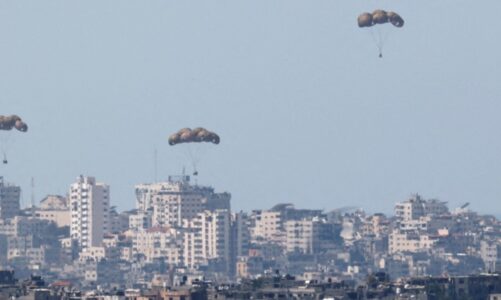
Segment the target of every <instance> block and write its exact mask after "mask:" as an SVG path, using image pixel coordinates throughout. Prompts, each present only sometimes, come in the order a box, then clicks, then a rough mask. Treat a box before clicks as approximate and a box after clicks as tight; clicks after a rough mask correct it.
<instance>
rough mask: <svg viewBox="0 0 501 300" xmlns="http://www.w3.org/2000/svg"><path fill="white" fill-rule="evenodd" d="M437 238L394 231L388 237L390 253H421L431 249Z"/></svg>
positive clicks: (416, 232) (417, 233) (412, 232)
mask: <svg viewBox="0 0 501 300" xmlns="http://www.w3.org/2000/svg"><path fill="white" fill-rule="evenodd" d="M436 240H437V239H436V238H435V237H432V236H430V235H428V234H424V233H419V232H418V231H410V232H402V231H400V230H398V229H395V230H393V231H392V232H391V233H390V235H389V237H388V253H389V254H393V253H396V252H419V251H423V250H426V249H431V248H432V247H433V245H434V244H435V242H436Z"/></svg>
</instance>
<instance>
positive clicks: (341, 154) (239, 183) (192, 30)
mask: <svg viewBox="0 0 501 300" xmlns="http://www.w3.org/2000/svg"><path fill="white" fill-rule="evenodd" d="M117 3H119V5H117ZM379 7H382V8H386V7H388V8H391V9H393V10H395V11H398V12H399V13H401V14H402V15H403V16H405V19H406V26H405V28H404V29H402V30H397V31H394V32H392V33H391V35H390V36H389V38H388V41H387V43H386V45H385V50H384V51H385V53H384V57H383V58H382V59H379V58H378V57H377V49H376V47H375V46H374V45H373V43H372V41H371V39H370V36H368V35H367V34H366V33H365V32H362V31H360V29H359V28H358V27H357V26H356V22H355V18H354V16H356V15H358V14H359V13H360V12H361V11H365V10H373V9H375V8H379ZM500 10H501V2H499V1H494V0H491V1H482V2H481V3H478V2H473V1H458V0H454V1H452V0H448V1H440V2H437V1H415V2H402V1H378V2H377V3H375V2H374V1H313V2H304V1H296V0H288V1H271V2H270V1H211V2H201V1H129V0H124V1H119V2H117V1H96V0H88V1H63V0H58V1H34V0H27V1H2V3H1V4H0V91H1V92H0V93H1V94H0V107H1V109H2V114H14V113H15V114H19V115H20V116H22V117H23V119H24V120H26V121H27V122H28V123H29V126H30V130H29V132H28V133H27V134H23V135H13V137H12V139H13V140H12V141H11V143H10V146H9V151H8V154H9V163H8V164H7V165H1V166H0V168H1V169H0V174H2V175H3V176H4V178H5V179H6V180H8V181H10V182H15V183H16V184H19V185H21V187H22V188H23V193H24V194H23V195H24V196H23V201H24V202H25V203H27V201H28V200H27V199H28V195H29V193H30V180H31V177H34V178H35V194H36V196H37V200H38V199H40V198H42V197H44V196H45V195H47V194H65V193H66V192H68V188H69V185H70V184H71V183H72V182H73V181H74V180H75V178H76V177H77V176H78V175H80V174H84V175H90V176H95V177H96V178H98V180H100V181H102V182H106V183H107V184H109V185H110V187H111V202H112V203H113V204H114V205H117V206H119V208H121V209H129V208H133V207H134V205H135V195H134V185H136V184H138V183H141V182H152V181H154V180H155V168H154V152H155V150H156V152H157V168H158V169H157V173H158V174H157V178H158V179H163V178H167V176H168V175H170V174H180V173H181V170H182V169H183V166H186V169H187V172H188V173H190V172H191V171H192V170H191V166H190V165H189V162H188V161H187V160H186V157H184V156H183V155H182V154H181V153H180V152H179V151H176V149H174V148H173V147H170V146H169V144H168V141H167V139H168V136H169V134H171V133H172V132H174V131H176V130H178V129H179V128H182V127H196V126H206V127H207V128H209V129H211V130H214V131H216V132H217V133H218V134H219V135H220V136H221V143H220V144H219V145H217V146H214V147H207V149H206V151H204V153H203V156H202V157H201V160H200V162H199V164H198V171H199V173H200V174H199V176H198V181H199V182H200V183H201V184H204V185H212V186H215V187H216V189H217V190H218V191H228V192H230V193H231V194H232V208H233V209H235V210H239V209H244V210H251V209H255V208H268V207H270V206H271V205H272V204H274V203H279V202H291V203H294V204H295V205H296V206H297V207H315V208H319V209H322V208H324V209H331V208H336V207H340V206H346V205H356V206H360V207H363V208H364V209H366V210H367V211H384V212H389V211H392V209H393V205H394V204H395V202H397V201H401V200H402V199H405V198H406V197H408V195H409V194H410V193H414V192H419V193H421V194H422V195H424V196H425V197H426V198H439V199H440V200H443V201H448V202H449V203H450V207H456V206H459V205H461V204H462V203H465V202H471V203H472V204H471V206H472V208H474V209H475V210H477V211H480V212H490V213H496V214H500V213H501V209H500V207H499V205H498V204H497V203H499V195H500V194H501V185H500V184H499V183H500V182H501V174H500V172H499V170H500V167H501V163H500V159H499V158H500V157H499V153H501V151H500V150H501V142H500V140H499V138H497V136H498V134H497V131H498V130H497V129H498V128H500V127H501V119H500V118H499V116H498V115H499V111H501V104H500V102H499V99H500V98H501V86H500V85H499V78H501V70H500V69H499V66H501V59H500V55H499V53H501V43H500V42H499V39H498V37H499V36H500V33H501V29H500V27H499V26H496V25H495V24H494V22H492V20H494V19H496V18H497V17H498V14H499V13H498V12H499V11H500ZM486 20H489V22H486Z"/></svg>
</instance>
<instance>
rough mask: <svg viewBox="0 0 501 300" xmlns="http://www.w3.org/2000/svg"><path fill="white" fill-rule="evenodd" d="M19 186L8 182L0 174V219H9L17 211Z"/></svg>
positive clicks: (19, 193) (16, 213) (18, 207)
mask: <svg viewBox="0 0 501 300" xmlns="http://www.w3.org/2000/svg"><path fill="white" fill-rule="evenodd" d="M20 196H21V188H20V187H19V186H15V185H11V184H8V183H6V182H5V181H4V179H3V177H2V176H0V219H11V218H14V217H15V216H16V215H18V213H19V209H20Z"/></svg>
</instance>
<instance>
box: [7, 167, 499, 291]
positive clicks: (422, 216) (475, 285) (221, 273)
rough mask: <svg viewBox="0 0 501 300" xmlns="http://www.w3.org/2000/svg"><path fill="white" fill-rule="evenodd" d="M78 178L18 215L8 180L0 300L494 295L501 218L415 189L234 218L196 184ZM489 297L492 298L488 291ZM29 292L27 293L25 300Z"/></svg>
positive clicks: (226, 205)
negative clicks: (118, 195)
mask: <svg viewBox="0 0 501 300" xmlns="http://www.w3.org/2000/svg"><path fill="white" fill-rule="evenodd" d="M135 194H136V208H135V209H133V210H128V211H118V210H117V208H116V207H115V206H114V205H113V202H112V197H111V196H110V187H109V186H108V185H107V184H106V183H102V182H99V181H97V180H96V179H95V178H94V177H90V176H89V177H87V176H79V177H78V178H77V179H76V180H75V182H74V183H72V184H71V185H69V187H68V193H67V194H66V195H47V196H46V197H45V198H43V199H42V200H41V201H40V203H39V204H38V205H33V204H32V205H29V206H28V207H24V208H22V207H21V205H20V202H21V201H20V198H21V196H20V195H21V188H20V187H19V186H16V185H15V184H12V183H8V182H7V180H6V179H5V178H3V177H0V270H1V271H0V299H251V298H253V299H292V298H294V299H369V298H384V299H410V298H414V299H459V298H463V299H487V298H488V297H491V299H499V298H492V297H498V296H499V295H497V294H496V293H501V278H500V276H499V275H498V273H497V272H498V271H499V270H500V269H501V263H500V258H501V234H500V233H501V222H499V221H498V220H497V219H496V217H494V216H490V215H480V214H478V213H476V212H474V211H472V210H470V209H469V204H468V203H465V204H464V205H462V206H461V207H458V208H453V209H450V208H449V207H448V205H447V203H446V202H444V201H441V200H437V199H424V198H423V197H422V196H420V195H418V194H414V195H411V196H410V197H409V198H408V199H401V201H399V202H397V203H396V204H395V206H394V214H393V215H385V214H382V213H375V214H368V213H365V212H364V211H363V210H362V209H360V208H354V207H344V208H338V209H333V210H331V211H322V210H319V209H314V208H309V209H299V208H295V207H294V205H293V204H290V203H279V204H276V205H273V206H272V207H269V208H266V209H262V210H253V211H251V212H243V211H240V212H233V211H232V210H231V205H230V200H231V194H230V193H228V192H219V191H216V190H215V189H214V188H212V187H208V186H202V185H198V184H194V183H192V181H190V176H188V175H181V176H170V177H169V178H168V179H167V180H165V181H161V182H154V183H147V184H137V185H136V186H135ZM489 295H490V296H489ZM496 295H497V296H496ZM30 297H31V298H30Z"/></svg>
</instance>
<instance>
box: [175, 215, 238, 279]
mask: <svg viewBox="0 0 501 300" xmlns="http://www.w3.org/2000/svg"><path fill="white" fill-rule="evenodd" d="M230 220H231V219H230V212H229V211H228V210H226V209H221V210H215V211H209V210H206V211H204V212H202V213H199V214H197V216H196V218H193V219H191V220H190V221H187V220H185V226H184V227H185V228H184V229H185V238H184V244H185V245H184V246H185V249H184V258H185V263H186V264H187V265H188V266H190V267H194V266H197V265H207V264H209V263H211V262H218V263H220V264H221V265H223V266H224V269H225V271H226V272H228V271H229V268H230V265H229V264H230V229H231V226H230V225H231V222H230Z"/></svg>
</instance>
